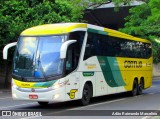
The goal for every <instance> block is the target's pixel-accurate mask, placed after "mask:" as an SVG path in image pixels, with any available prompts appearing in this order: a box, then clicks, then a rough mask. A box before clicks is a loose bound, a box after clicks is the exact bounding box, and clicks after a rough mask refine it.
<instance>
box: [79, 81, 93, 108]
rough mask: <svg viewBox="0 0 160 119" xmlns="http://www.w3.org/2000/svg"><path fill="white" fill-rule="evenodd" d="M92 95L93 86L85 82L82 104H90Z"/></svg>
mask: <svg viewBox="0 0 160 119" xmlns="http://www.w3.org/2000/svg"><path fill="white" fill-rule="evenodd" d="M91 95H92V89H91V86H89V85H88V84H85V85H84V88H83V93H82V99H81V100H80V103H81V105H83V106H85V105H88V104H89V102H90V98H91Z"/></svg>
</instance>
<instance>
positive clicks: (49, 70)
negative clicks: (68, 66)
mask: <svg viewBox="0 0 160 119" xmlns="http://www.w3.org/2000/svg"><path fill="white" fill-rule="evenodd" d="M64 41H65V36H64V35H54V36H43V37H20V39H19V41H18V44H17V49H16V52H15V56H14V65H13V74H14V75H17V76H20V77H32V78H34V77H35V78H44V79H45V78H46V77H52V76H57V75H61V74H62V73H63V65H64V61H63V59H60V48H61V45H62V43H63V42H64Z"/></svg>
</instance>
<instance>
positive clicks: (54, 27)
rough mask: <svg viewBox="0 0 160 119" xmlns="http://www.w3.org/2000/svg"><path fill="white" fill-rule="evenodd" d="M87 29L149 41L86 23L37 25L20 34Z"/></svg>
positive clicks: (32, 34) (35, 34)
mask: <svg viewBox="0 0 160 119" xmlns="http://www.w3.org/2000/svg"><path fill="white" fill-rule="evenodd" d="M87 29H92V30H94V31H97V32H98V33H99V32H103V34H107V35H109V36H114V37H120V38H125V39H130V40H135V41H141V42H148V43H150V41H148V40H145V39H141V38H137V37H134V36H131V35H128V34H125V33H122V32H119V31H116V30H112V29H109V28H104V27H100V26H96V25H91V24H86V23H56V24H45V25H39V26H35V27H31V28H28V29H26V30H24V31H23V32H22V33H21V36H45V35H53V34H65V33H69V32H72V31H80V30H87Z"/></svg>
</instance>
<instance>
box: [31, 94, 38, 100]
mask: <svg viewBox="0 0 160 119" xmlns="http://www.w3.org/2000/svg"><path fill="white" fill-rule="evenodd" d="M29 98H30V99H38V95H29Z"/></svg>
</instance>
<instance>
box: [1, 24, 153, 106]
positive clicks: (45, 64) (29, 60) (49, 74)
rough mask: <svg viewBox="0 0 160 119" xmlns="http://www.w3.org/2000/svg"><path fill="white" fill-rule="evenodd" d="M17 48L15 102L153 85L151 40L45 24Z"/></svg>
mask: <svg viewBox="0 0 160 119" xmlns="http://www.w3.org/2000/svg"><path fill="white" fill-rule="evenodd" d="M14 45H16V50H15V54H14V61H13V72H12V75H13V77H12V97H13V99H16V100H31V101H37V102H38V103H39V104H40V105H46V104H48V103H49V102H63V101H70V100H80V102H81V104H82V105H87V104H89V102H90V98H91V97H96V96H101V95H109V94H115V93H121V92H130V93H131V94H132V95H134V96H135V95H137V94H141V93H142V90H143V89H146V88H149V87H150V86H151V85H152V48H151V47H152V46H151V43H150V42H149V41H148V40H145V39H141V38H136V37H133V36H131V35H127V34H124V33H121V32H118V31H115V30H111V29H107V28H103V27H99V26H95V25H91V24H86V23H59V24H46V25H40V26H36V27H32V28H29V29H26V30H24V31H23V32H22V33H21V34H20V37H19V40H18V42H17V43H11V44H8V45H6V46H5V48H4V50H3V57H4V59H7V51H8V48H10V47H12V46H14Z"/></svg>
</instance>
